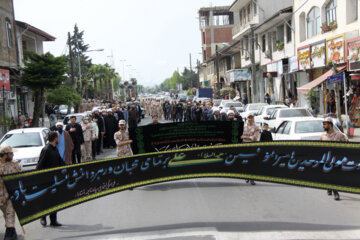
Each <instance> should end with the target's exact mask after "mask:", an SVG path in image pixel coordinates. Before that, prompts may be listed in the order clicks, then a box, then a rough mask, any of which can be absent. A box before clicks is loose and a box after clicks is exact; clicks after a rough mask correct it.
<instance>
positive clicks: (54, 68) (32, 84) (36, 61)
mask: <svg viewBox="0 0 360 240" xmlns="http://www.w3.org/2000/svg"><path fill="white" fill-rule="evenodd" d="M25 55H26V56H27V57H28V59H29V61H26V62H25V67H24V68H22V69H21V70H22V71H23V74H22V79H21V84H22V85H24V86H27V87H29V88H31V89H42V88H44V89H49V88H55V87H57V86H58V85H60V84H62V83H63V81H65V80H66V76H65V73H66V70H67V63H66V58H65V57H64V56H61V57H54V56H53V55H52V54H51V53H49V52H48V53H45V54H43V55H39V54H36V53H34V52H30V51H26V52H25Z"/></svg>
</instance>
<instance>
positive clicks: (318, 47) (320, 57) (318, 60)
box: [311, 41, 326, 68]
mask: <svg viewBox="0 0 360 240" xmlns="http://www.w3.org/2000/svg"><path fill="white" fill-rule="evenodd" d="M325 60H326V43H325V41H323V42H321V43H317V44H314V45H311V67H312V68H319V67H324V66H325V63H326V61H325Z"/></svg>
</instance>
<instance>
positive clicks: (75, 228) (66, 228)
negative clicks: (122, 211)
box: [58, 224, 113, 232]
mask: <svg viewBox="0 0 360 240" xmlns="http://www.w3.org/2000/svg"><path fill="white" fill-rule="evenodd" d="M110 229H113V227H104V226H103V225H102V224H95V225H79V224H76V225H65V224H64V225H62V227H60V228H58V230H59V232H93V231H100V230H110Z"/></svg>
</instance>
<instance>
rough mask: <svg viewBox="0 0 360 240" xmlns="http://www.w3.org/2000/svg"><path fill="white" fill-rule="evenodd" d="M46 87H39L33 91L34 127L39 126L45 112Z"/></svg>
mask: <svg viewBox="0 0 360 240" xmlns="http://www.w3.org/2000/svg"><path fill="white" fill-rule="evenodd" d="M44 93H45V89H44V88H41V89H37V90H35V91H34V92H33V96H34V114H33V121H32V126H33V127H39V123H40V117H41V116H42V115H43V114H44V109H45V101H44V97H43V96H44Z"/></svg>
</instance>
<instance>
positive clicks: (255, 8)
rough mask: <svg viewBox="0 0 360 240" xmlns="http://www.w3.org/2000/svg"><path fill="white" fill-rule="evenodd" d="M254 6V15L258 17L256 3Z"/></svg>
mask: <svg viewBox="0 0 360 240" xmlns="http://www.w3.org/2000/svg"><path fill="white" fill-rule="evenodd" d="M253 4H254V5H253V6H254V15H256V14H257V5H256V3H254V2H253Z"/></svg>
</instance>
